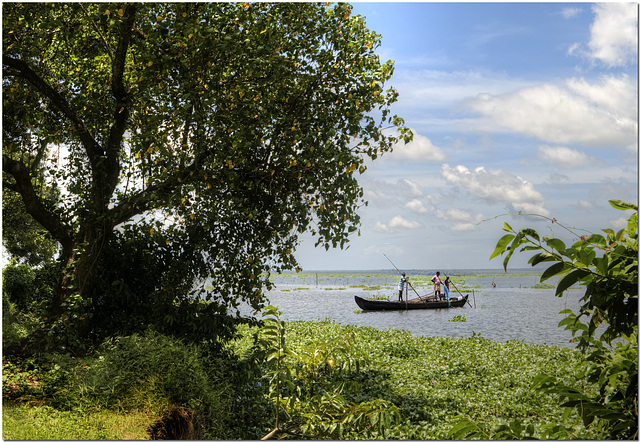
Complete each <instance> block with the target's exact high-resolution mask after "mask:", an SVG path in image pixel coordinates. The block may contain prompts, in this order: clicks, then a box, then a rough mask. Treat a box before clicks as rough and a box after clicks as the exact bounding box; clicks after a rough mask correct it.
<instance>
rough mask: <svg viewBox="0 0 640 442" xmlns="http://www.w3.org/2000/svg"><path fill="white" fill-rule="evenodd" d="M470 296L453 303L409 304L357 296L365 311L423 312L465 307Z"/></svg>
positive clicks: (422, 301)
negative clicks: (424, 310) (425, 310)
mask: <svg viewBox="0 0 640 442" xmlns="http://www.w3.org/2000/svg"><path fill="white" fill-rule="evenodd" d="M468 297H469V295H466V296H465V297H464V298H454V299H451V301H425V300H421V299H411V300H409V301H407V302H404V301H374V300H371V299H364V298H361V297H359V296H355V299H356V304H358V307H360V308H361V309H362V310H363V311H374V310H423V309H433V308H450V307H464V305H465V303H466V302H467V298H468Z"/></svg>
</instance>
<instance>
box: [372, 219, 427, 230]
mask: <svg viewBox="0 0 640 442" xmlns="http://www.w3.org/2000/svg"><path fill="white" fill-rule="evenodd" d="M420 227H422V225H421V224H420V223H419V222H417V221H409V220H408V219H405V218H403V217H402V216H400V215H397V216H394V217H393V218H391V220H390V221H389V222H388V223H386V224H385V223H382V222H380V221H378V222H376V225H375V226H374V227H373V230H375V231H378V232H385V233H389V232H392V231H394V230H395V229H409V230H411V229H418V228H420Z"/></svg>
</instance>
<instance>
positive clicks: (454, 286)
mask: <svg viewBox="0 0 640 442" xmlns="http://www.w3.org/2000/svg"><path fill="white" fill-rule="evenodd" d="M442 273H444V272H442ZM444 276H445V277H447V278H448V277H449V275H447V274H446V273H444ZM449 281H450V282H451V284H452V285H453V288H455V289H456V292H458V293H460V290H458V287H456V285H455V283H454V282H453V280H451V279H450V280H449ZM460 296H462V297H463V298H464V295H463V294H462V293H460ZM466 301H467V304H469V307H471V308H473V307H472V305H471V303H470V302H469V298H467V299H466Z"/></svg>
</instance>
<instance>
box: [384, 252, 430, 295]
mask: <svg viewBox="0 0 640 442" xmlns="http://www.w3.org/2000/svg"><path fill="white" fill-rule="evenodd" d="M383 255H384V257H385V258H387V259H388V260H389V262H390V263H391V265H392V266H393V267H394V268H395V269H396V270H397V271H398V273H399V274H400V275H402V272H401V271H400V270H399V269H398V268H397V267H396V265H395V264H394V263H393V261H391V260H390V259H389V257H388V256H387V255H385V254H384V253H383ZM407 284H409V287H411V290H413V291H414V292H415V294H416V295H418V298H420V300H421V301H423V299H422V296H420V294H419V293H418V292H416V289H414V288H413V286H412V285H411V282H409V281H408V280H407Z"/></svg>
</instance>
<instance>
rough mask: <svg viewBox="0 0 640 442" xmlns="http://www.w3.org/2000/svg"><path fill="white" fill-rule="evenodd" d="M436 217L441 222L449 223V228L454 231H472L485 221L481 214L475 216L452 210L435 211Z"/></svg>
mask: <svg viewBox="0 0 640 442" xmlns="http://www.w3.org/2000/svg"><path fill="white" fill-rule="evenodd" d="M434 212H435V215H436V217H438V218H439V219H441V220H444V221H446V222H447V225H448V226H449V228H450V229H451V230H453V231H471V230H475V229H476V226H477V225H478V224H479V223H480V222H481V221H482V220H483V219H484V216H483V215H482V214H481V213H478V214H476V215H475V216H473V215H471V214H470V213H469V212H466V211H464V210H460V209H456V208H452V209H447V210H440V209H435V211H434Z"/></svg>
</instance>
